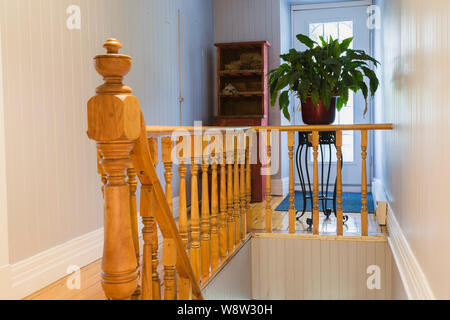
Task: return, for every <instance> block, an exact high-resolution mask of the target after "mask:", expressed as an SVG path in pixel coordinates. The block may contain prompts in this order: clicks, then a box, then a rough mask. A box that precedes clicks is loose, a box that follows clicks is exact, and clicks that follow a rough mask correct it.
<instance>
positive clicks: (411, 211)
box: [375, 0, 450, 299]
mask: <svg viewBox="0 0 450 320" xmlns="http://www.w3.org/2000/svg"><path fill="white" fill-rule="evenodd" d="M376 4H377V5H379V6H380V7H381V8H382V29H381V30H379V31H377V32H376V33H375V35H376V41H375V47H376V50H375V51H376V54H377V58H379V59H380V60H381V61H382V69H381V70H380V75H381V76H382V90H381V91H380V93H379V94H378V96H377V100H376V101H377V103H376V106H375V110H376V112H375V114H376V122H392V123H393V124H394V125H395V130H394V131H392V132H386V133H378V134H377V135H376V152H375V153H376V159H375V164H376V169H375V177H376V178H377V179H379V180H380V181H381V182H382V183H383V184H384V186H385V188H386V193H387V197H388V201H389V202H390V204H391V207H392V211H393V212H395V215H396V218H397V220H398V223H399V225H400V227H401V228H402V230H403V233H404V235H405V238H406V240H407V243H408V244H409V246H410V247H411V249H412V251H413V253H414V255H415V257H416V258H417V261H418V263H419V265H420V267H421V269H422V270H423V272H424V274H425V276H426V278H427V279H428V282H429V284H430V286H431V289H432V291H433V293H434V296H435V297H436V298H438V299H449V298H450V275H449V273H448V270H449V269H450V255H448V254H446V253H447V252H448V251H449V248H448V245H449V243H450V234H449V232H448V226H449V225H450V215H449V214H448V205H447V202H446V201H445V199H447V198H448V195H447V194H448V191H447V190H448V182H449V181H450V171H449V170H448V163H450V148H449V147H448V146H449V143H450V140H449V139H450V138H449V137H450V126H449V123H450V103H449V101H450V91H449V90H448V83H449V79H448V74H449V72H450V52H449V46H448V39H449V37H450V26H449V24H448V20H449V18H450V2H449V1H447V0H434V1H421V0H389V1H387V0H379V1H376ZM443 253H444V254H443Z"/></svg>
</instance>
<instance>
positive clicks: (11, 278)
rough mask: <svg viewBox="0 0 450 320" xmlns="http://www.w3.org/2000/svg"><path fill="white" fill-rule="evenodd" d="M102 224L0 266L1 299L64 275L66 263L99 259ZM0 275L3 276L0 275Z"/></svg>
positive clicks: (82, 263) (23, 294) (17, 296)
mask: <svg viewBox="0 0 450 320" xmlns="http://www.w3.org/2000/svg"><path fill="white" fill-rule="evenodd" d="M102 252H103V228H101V229H98V230H96V231H94V232H90V233H88V234H86V235H84V236H82V237H79V238H77V239H73V240H70V241H68V242H66V243H64V244H62V245H59V246H56V247H53V248H52V249H49V250H46V251H44V252H41V253H39V254H37V255H34V256H32V257H30V258H27V259H25V260H22V261H20V262H18V263H15V264H13V265H9V266H6V267H5V268H4V270H0V282H2V283H3V281H5V282H4V283H3V284H4V286H2V287H0V288H1V292H0V293H1V294H2V296H1V298H2V299H22V298H25V297H26V296H28V295H30V294H32V293H34V292H36V291H38V290H40V289H42V288H43V287H45V286H47V285H49V284H51V283H53V282H55V281H57V280H59V279H61V278H63V277H65V276H67V275H68V273H67V270H68V267H70V266H77V267H80V268H82V267H84V266H86V265H88V264H89V263H91V262H92V261H95V260H97V259H100V258H101V256H102ZM2 277H3V278H2Z"/></svg>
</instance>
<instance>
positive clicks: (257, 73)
mask: <svg viewBox="0 0 450 320" xmlns="http://www.w3.org/2000/svg"><path fill="white" fill-rule="evenodd" d="M263 74H264V72H263V71H262V70H222V71H219V75H220V76H227V77H245V76H262V75H263Z"/></svg>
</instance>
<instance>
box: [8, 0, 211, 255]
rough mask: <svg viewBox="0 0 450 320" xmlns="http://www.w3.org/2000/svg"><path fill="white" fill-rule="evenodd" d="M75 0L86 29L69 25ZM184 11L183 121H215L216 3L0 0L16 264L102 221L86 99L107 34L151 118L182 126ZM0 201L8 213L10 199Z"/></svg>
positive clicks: (11, 252) (98, 80) (97, 80)
mask: <svg viewBox="0 0 450 320" xmlns="http://www.w3.org/2000/svg"><path fill="white" fill-rule="evenodd" d="M71 4H75V5H79V6H80V8H81V10H82V12H81V19H82V20H81V30H73V31H71V30H68V29H67V27H66V20H67V18H68V15H67V14H66V8H67V7H68V6H69V5H71ZM178 9H181V10H182V14H183V18H182V21H183V26H182V30H183V38H184V39H183V61H184V68H183V71H184V72H183V84H184V85H183V95H184V97H185V98H186V102H185V104H184V116H185V118H184V124H192V121H193V120H194V119H195V120H204V121H208V120H209V118H210V113H211V112H212V107H211V105H212V90H213V88H212V76H213V70H212V57H213V6H212V2H211V1H209V0H190V1H183V0H170V1H160V0H153V1H150V0H133V1H123V0H70V1H69V0H18V1H12V0H0V30H1V36H2V43H1V47H2V66H3V74H2V76H3V78H2V79H3V91H4V95H3V96H4V97H3V100H4V106H3V104H1V100H2V99H1V98H2V97H1V95H0V106H2V108H1V109H0V112H2V114H1V115H0V148H1V146H2V134H1V132H2V131H3V130H2V126H1V123H2V121H1V120H3V119H4V122H5V151H6V153H5V154H6V174H7V179H6V186H7V206H8V207H7V210H8V229H9V230H8V231H9V260H10V261H9V263H11V264H14V263H17V262H19V261H22V260H23V259H25V258H28V257H30V256H33V255H36V254H38V253H40V252H42V251H44V250H47V249H50V248H53V247H55V246H57V245H61V244H64V243H66V242H68V241H69V240H71V239H74V238H77V237H79V236H82V235H84V234H87V233H89V232H92V231H94V230H97V229H99V228H101V227H102V225H103V218H102V215H103V213H102V212H103V209H102V197H101V193H100V183H99V178H98V176H97V173H96V172H97V171H96V170H97V168H96V152H95V145H94V143H93V142H92V141H89V140H88V138H87V136H86V133H85V132H86V128H87V124H86V118H87V117H86V103H87V101H88V99H89V98H90V97H91V96H93V95H94V94H95V87H96V86H98V85H99V84H101V82H102V81H101V78H100V76H99V75H97V74H96V72H95V70H94V67H93V63H92V59H93V57H94V56H95V55H96V54H98V53H103V52H104V49H103V48H102V44H103V42H104V41H105V40H106V39H107V38H108V37H116V38H118V39H119V40H120V41H121V42H122V44H123V47H124V48H123V49H122V50H121V52H122V53H125V54H129V55H131V56H132V57H133V67H132V70H131V72H130V74H129V76H128V77H127V78H126V79H125V82H126V83H127V84H129V85H130V86H131V87H132V88H133V89H134V94H135V95H136V96H137V97H138V98H139V99H140V101H141V104H142V108H143V110H144V114H145V117H146V120H147V123H148V124H153V125H156V124H158V125H177V124H178V123H179V111H178V110H179V106H178V16H177V10H178ZM0 93H1V91H0ZM210 110H211V112H210ZM0 151H1V149H0ZM3 154H4V153H3V152H1V156H2V157H3ZM0 160H3V159H0ZM2 165H3V161H2V162H0V177H1V174H2V170H1V169H2ZM1 180H2V181H3V179H1ZM0 189H1V186H0ZM1 191H2V190H0V197H1V196H3V195H4V194H5V193H4V192H1ZM0 199H1V200H3V199H2V198H0ZM1 205H2V207H1V208H0V210H2V215H1V217H2V218H3V209H4V208H3V206H4V205H6V201H1ZM3 221H4V220H2V223H3ZM2 234H3V233H2ZM2 245H3V243H2Z"/></svg>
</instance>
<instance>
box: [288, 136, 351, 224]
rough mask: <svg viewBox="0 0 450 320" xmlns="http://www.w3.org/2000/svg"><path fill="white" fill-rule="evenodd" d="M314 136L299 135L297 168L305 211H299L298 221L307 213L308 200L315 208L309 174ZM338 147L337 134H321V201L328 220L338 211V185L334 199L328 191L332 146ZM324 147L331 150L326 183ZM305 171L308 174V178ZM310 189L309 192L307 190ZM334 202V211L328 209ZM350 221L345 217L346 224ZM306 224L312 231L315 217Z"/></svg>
mask: <svg viewBox="0 0 450 320" xmlns="http://www.w3.org/2000/svg"><path fill="white" fill-rule="evenodd" d="M311 134H312V132H299V133H298V147H297V152H296V167H297V172H298V176H299V178H300V186H301V189H302V195H303V210H299V211H297V212H296V216H297V220H300V219H301V218H302V217H303V216H304V215H305V213H306V210H307V202H308V199H309V200H310V202H311V208H313V189H312V188H311V175H310V174H309V167H308V154H309V148H312V143H311V141H310V140H309V138H308V137H309V136H310V135H311ZM333 145H334V146H335V147H336V132H334V131H327V132H319V147H320V153H321V158H322V164H321V171H322V175H321V182H322V184H321V185H322V187H321V190H319V201H322V209H323V213H324V214H325V216H326V217H327V219H328V218H329V217H330V215H331V213H332V212H334V215H335V216H336V213H337V210H336V207H337V205H336V184H337V183H335V184H334V191H333V197H332V198H331V197H329V196H328V191H329V189H330V174H331V160H332V158H331V152H332V149H331V146H333ZM324 146H325V147H326V146H328V148H329V161H328V168H327V180H326V183H324V182H325V181H324V178H325V174H324V173H325V162H324V154H323V150H324ZM304 151H305V154H304V155H303V152H304ZM302 160H303V161H304V167H305V170H303V165H302ZM343 167H344V160H343V159H342V160H341V168H343ZM303 171H305V172H306V177H305V174H304V173H303ZM307 187H308V190H307ZM329 201H332V203H333V211H332V210H331V209H329V208H328V202H329ZM299 212H302V213H301V215H299V216H298V213H299ZM347 221H348V216H344V223H346V222H347ZM306 223H307V224H308V226H309V229H311V227H312V225H313V216H312V215H311V218H308V219H307V220H306Z"/></svg>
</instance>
